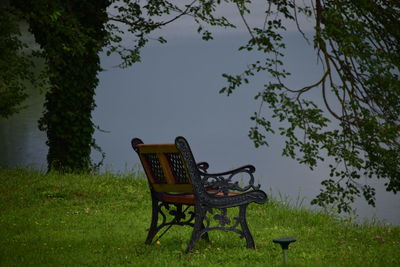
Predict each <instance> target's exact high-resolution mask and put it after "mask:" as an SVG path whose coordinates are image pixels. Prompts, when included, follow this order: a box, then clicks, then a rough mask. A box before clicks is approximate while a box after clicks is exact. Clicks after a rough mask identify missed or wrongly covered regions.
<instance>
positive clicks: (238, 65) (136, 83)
mask: <svg viewBox="0 0 400 267" xmlns="http://www.w3.org/2000/svg"><path fill="white" fill-rule="evenodd" d="M287 38H288V40H289V41H288V49H287V57H288V60H287V64H288V71H289V72H292V73H293V76H292V78H291V80H290V81H289V83H290V84H291V85H292V86H296V87H301V86H303V85H305V84H306V83H307V82H310V81H314V80H316V79H317V78H318V75H319V74H320V69H319V67H318V66H316V64H315V63H316V57H315V56H314V55H313V53H312V49H310V48H308V49H307V48H305V43H304V41H303V40H301V39H300V38H299V37H298V36H297V35H296V36H294V35H293V36H292V35H289V36H288V37H287ZM199 39H200V38H199V37H193V38H192V37H190V38H189V37H187V38H174V39H173V40H171V41H170V42H169V43H168V44H167V45H164V46H160V45H152V46H149V47H147V48H146V49H145V50H144V51H143V62H142V63H138V64H136V65H135V66H133V67H131V68H128V69H119V68H115V67H114V66H115V65H117V64H118V59H117V58H115V57H106V56H105V55H103V54H102V55H101V58H102V65H103V68H105V71H104V72H102V73H100V75H99V78H100V85H99V87H98V88H97V91H96V103H97V108H96V110H95V111H94V113H93V120H94V122H95V123H96V124H98V125H99V126H100V127H101V128H102V129H103V130H105V131H107V133H104V132H99V131H97V132H96V133H95V138H96V139H97V142H98V144H99V145H100V146H101V147H102V149H103V150H104V151H105V152H106V159H105V162H104V163H105V165H104V167H103V171H104V170H108V171H114V172H127V171H129V170H131V169H132V168H133V167H134V166H138V163H139V160H138V158H137V156H136V154H135V153H134V152H133V150H132V148H131V146H130V140H131V138H133V137H139V138H141V139H142V140H143V141H144V142H145V143H152V142H157V143H165V142H173V140H174V138H175V137H176V136H178V135H182V136H185V137H186V138H187V139H188V140H189V142H190V144H191V147H192V150H193V152H194V154H195V158H196V159H197V160H198V161H208V162H209V163H210V166H211V167H210V169H211V171H222V170H226V169H231V168H234V167H238V166H242V165H245V164H253V165H254V166H255V167H256V169H257V171H256V179H257V180H258V182H259V183H261V184H262V188H263V189H264V190H266V191H268V192H271V193H272V194H273V195H275V196H276V197H278V198H279V196H280V195H281V196H287V198H286V197H282V198H283V199H286V200H287V199H289V200H290V201H291V202H292V204H296V203H300V202H302V203H303V205H306V206H307V205H309V202H310V200H311V199H312V198H313V197H314V196H315V195H316V194H317V193H318V192H319V188H320V182H321V181H322V180H323V178H324V177H326V176H327V174H328V169H327V168H326V165H321V166H320V167H319V168H317V169H316V170H314V171H310V170H309V169H308V168H306V167H304V166H300V165H298V164H297V163H296V162H295V161H293V160H290V159H288V158H285V157H282V156H281V147H282V139H281V138H280V137H279V136H271V137H269V138H268V140H269V143H270V147H268V148H265V147H262V148H258V149H256V148H254V146H253V144H252V142H251V141H250V140H249V139H248V137H247V133H248V130H249V128H250V127H251V126H252V125H253V123H252V121H250V119H249V118H250V116H251V115H252V114H253V113H254V112H255V111H257V110H258V108H259V102H256V101H255V100H254V99H253V97H254V95H255V94H256V93H257V92H258V91H259V89H260V88H262V84H264V83H266V81H268V77H258V78H255V79H254V80H253V81H252V82H251V83H250V84H249V85H246V86H243V87H242V88H240V89H239V90H238V91H237V92H235V93H234V94H233V95H231V96H229V97H226V96H224V95H220V94H218V90H219V89H220V88H222V87H223V86H224V85H225V82H224V79H223V78H222V77H221V74H222V73H224V72H226V73H231V74H236V73H239V72H240V71H242V70H243V69H244V68H245V67H246V64H249V63H252V62H253V60H255V59H256V54H254V53H253V54H245V53H241V52H238V51H237V47H239V46H240V45H241V41H243V40H245V37H244V36H240V35H238V36H236V35H225V36H224V35H222V36H220V37H219V38H217V39H216V40H215V41H212V42H208V43H207V42H203V41H201V40H199ZM312 97H315V98H316V99H317V98H318V94H315V95H314V96H312ZM43 98H44V96H43V95H41V94H39V93H38V92H32V94H31V98H30V99H29V100H28V101H27V104H28V108H27V109H26V110H24V111H23V112H22V113H20V114H17V115H15V116H13V117H11V118H9V119H0V164H1V165H6V166H31V167H33V168H36V169H45V168H46V153H47V147H46V145H45V141H46V136H45V134H44V133H42V132H40V131H39V130H38V129H37V120H38V119H39V117H40V116H41V113H42V103H43ZM93 159H94V160H98V159H99V154H97V153H96V152H94V153H93ZM372 182H373V183H375V184H376V187H377V201H376V204H377V207H376V208H372V207H369V206H368V205H367V204H366V203H365V202H364V201H358V202H357V203H356V204H355V207H356V208H357V213H358V215H359V220H363V218H370V219H371V218H377V219H380V220H384V221H386V222H388V223H392V224H397V225H400V197H399V196H398V195H393V194H389V193H387V192H385V190H384V187H383V185H382V183H381V182H380V181H372ZM370 183H371V182H370Z"/></svg>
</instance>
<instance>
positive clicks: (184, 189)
mask: <svg viewBox="0 0 400 267" xmlns="http://www.w3.org/2000/svg"><path fill="white" fill-rule="evenodd" d="M152 186H153V189H154V191H155V192H176V193H192V192H193V188H192V185H191V184H152Z"/></svg>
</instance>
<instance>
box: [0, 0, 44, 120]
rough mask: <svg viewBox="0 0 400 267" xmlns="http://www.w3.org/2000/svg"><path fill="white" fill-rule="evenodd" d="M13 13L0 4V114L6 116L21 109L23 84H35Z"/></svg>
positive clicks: (29, 60)
mask: <svg viewBox="0 0 400 267" xmlns="http://www.w3.org/2000/svg"><path fill="white" fill-rule="evenodd" d="M20 35H21V33H20V30H19V25H18V21H17V20H16V16H14V15H13V14H11V13H10V12H8V11H7V10H6V8H5V7H4V6H0V51H1V53H0V117H5V118H7V117H9V116H11V115H13V114H14V113H17V112H18V111H19V110H21V109H22V108H23V106H22V103H23V101H24V100H25V99H26V97H27V94H26V92H25V84H27V83H31V84H34V85H36V83H37V79H36V78H37V77H36V75H35V73H34V72H33V68H32V65H33V61H32V58H31V57H30V55H29V54H28V53H26V52H25V51H24V49H27V45H26V44H25V43H24V42H22V41H21V40H20V39H19V37H20Z"/></svg>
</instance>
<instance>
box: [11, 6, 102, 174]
mask: <svg viewBox="0 0 400 267" xmlns="http://www.w3.org/2000/svg"><path fill="white" fill-rule="evenodd" d="M108 4H109V3H108V2H107V1H85V2H82V1H73V0H71V1H47V0H41V1H36V0H35V1H28V2H27V1H13V6H14V7H15V8H17V10H18V11H19V12H21V13H22V15H23V18H24V19H25V20H26V21H28V23H29V26H30V31H31V32H32V33H33V34H34V36H35V39H36V42H37V43H39V44H40V46H41V48H42V50H41V51H38V52H37V54H38V55H40V56H41V57H43V58H44V59H45V62H46V65H47V68H48V69H47V76H48V78H49V82H50V90H49V91H48V92H47V93H46V100H45V104H44V107H45V112H44V114H43V117H42V118H41V119H40V122H39V128H40V129H41V130H43V131H46V133H47V139H48V141H47V144H48V146H49V151H48V155H47V161H48V164H49V169H54V170H59V171H75V172H79V171H87V170H89V168H90V166H91V162H90V154H91V148H92V147H93V146H95V147H96V144H95V142H94V140H93V138H92V135H93V132H94V125H93V122H92V121H91V112H92V110H93V109H94V107H95V103H94V94H95V88H96V87H97V84H98V79H97V73H98V72H99V71H100V60H99V56H98V52H99V51H100V50H101V49H102V47H103V45H104V43H105V40H106V37H107V32H106V31H105V29H104V27H103V25H104V23H105V22H106V21H107V14H106V7H107V5H108Z"/></svg>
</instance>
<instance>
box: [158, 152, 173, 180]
mask: <svg viewBox="0 0 400 267" xmlns="http://www.w3.org/2000/svg"><path fill="white" fill-rule="evenodd" d="M157 156H158V159H159V160H160V163H161V167H162V169H163V172H164V175H165V179H166V180H167V183H168V184H175V183H176V181H175V177H174V174H173V173H172V171H171V167H170V166H169V161H168V159H167V156H165V154H164V153H157Z"/></svg>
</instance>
